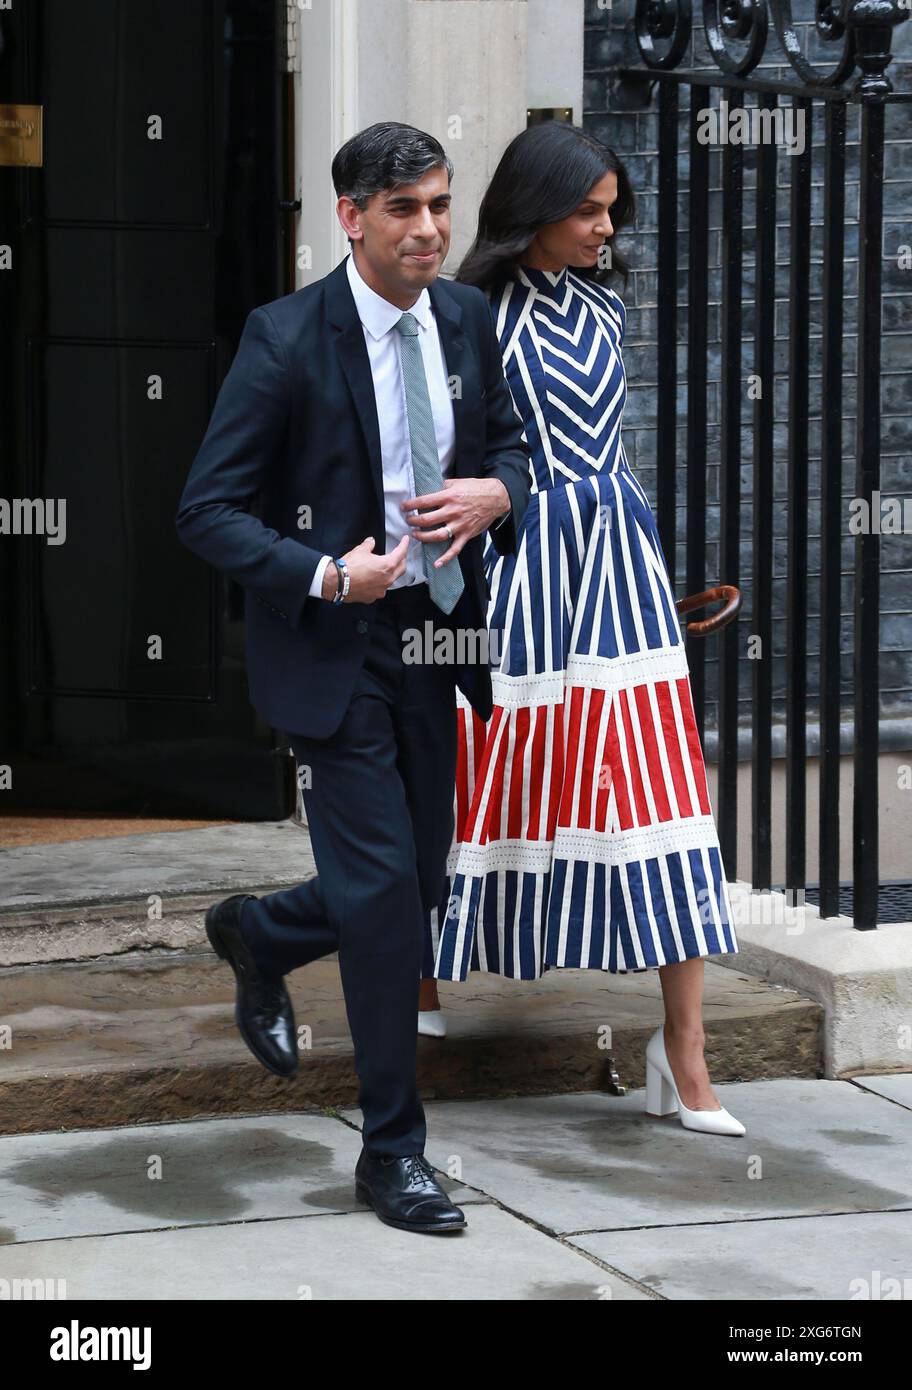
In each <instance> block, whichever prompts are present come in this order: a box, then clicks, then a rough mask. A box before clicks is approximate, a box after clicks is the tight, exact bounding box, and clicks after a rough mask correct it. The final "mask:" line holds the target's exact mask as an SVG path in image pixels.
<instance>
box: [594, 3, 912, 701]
mask: <svg viewBox="0 0 912 1390" xmlns="http://www.w3.org/2000/svg"><path fill="white" fill-rule="evenodd" d="M633 12H634V0H613V4H612V7H611V9H610V10H606V9H603V8H600V6H599V4H598V0H587V6H586V36H585V37H586V48H585V96H584V113H583V125H584V127H585V128H586V129H587V130H590V131H591V132H592V133H593V134H595V135H597V136H598V137H599V138H600V139H602V140H604V141H605V143H606V144H608V145H609V146H611V148H613V149H614V150H616V152H617V153H618V155H619V156H620V158H621V159H622V160H623V162H624V164H625V165H626V167H627V170H628V172H629V174H630V177H631V180H632V183H633V186H634V190H635V192H636V195H637V202H638V215H637V221H636V225H635V227H633V228H631V229H628V230H627V231H626V232H625V233H624V235H623V237H622V238H621V239H620V241H621V244H622V245H623V248H624V250H625V253H626V254H627V257H628V259H629V261H630V262H631V266H632V273H631V276H630V279H629V281H628V283H627V286H626V288H624V287H623V286H622V285H621V284H620V283H619V282H618V283H617V288H618V290H619V291H620V293H621V294H622V295H623V297H624V298H625V301H626V303H627V310H628V318H627V325H628V326H627V338H626V344H625V366H626V370H627V376H628V384H629V403H628V407H627V413H626V429H625V434H624V439H625V446H626V449H627V454H628V458H629V460H630V463H631V466H632V467H633V468H635V470H636V472H637V476H638V477H639V478H640V480H641V482H642V483H643V486H644V487H645V489H646V491H647V493H648V494H649V496H650V498H651V499H652V500H653V502H654V501H655V483H656V467H655V443H656V289H657V275H656V266H657V231H656V226H657V209H658V194H657V167H658V161H657V137H658V117H657V115H656V114H655V111H656V103H657V93H656V91H655V89H653V104H652V109H651V110H650V111H637V112H630V111H623V110H619V109H617V107H618V102H617V98H616V85H617V83H616V76H615V70H616V69H617V68H618V67H620V66H623V65H625V64H627V65H630V66H633V67H641V66H643V64H642V59H641V58H640V55H639V50H638V48H637V44H636V39H635V36H634V32H633ZM794 13H795V15H796V17H798V16H800V15H804V14H807V16H808V18H810V16H811V14H812V9H811V7H810V6H806V7H800V6H799V5H798V4H796V6H795V9H794ZM770 27H771V33H770V37H769V40H768V42H767V47H766V55H765V61H764V63H763V64H762V65H761V67H760V69H758V72H757V74H756V75H758V76H759V75H762V74H776V75H777V76H779V77H781V78H782V79H783V80H786V81H791V80H795V74H794V72H793V70H792V68H791V67H790V66H789V64H788V63H787V61H786V60H785V58H784V56H783V55H782V51H781V48H780V46H779V43H778V39H777V37H776V35H775V32H774V30H773V28H772V23H771V26H770ZM803 27H804V32H805V49H806V51H807V45H808V43H811V44H813V43H814V42H815V39H814V36H813V34H812V25H811V24H810V23H806V24H805V25H804V26H803ZM811 52H812V54H813V48H812V49H811ZM893 53H894V55H895V56H894V61H893V63H892V65H891V67H890V69H889V72H890V75H891V77H892V80H893V85H894V89H895V90H897V91H903V92H912V22H908V21H907V22H906V23H904V24H902V25H900V26H899V27H898V28H897V29H896V30H895V32H894V41H893ZM817 61H820V62H823V61H825V60H823V59H821V58H819V57H818V58H817ZM681 66H682V67H687V68H699V69H704V70H707V71H712V72H716V73H717V72H718V71H719V70H718V68H717V67H716V64H715V63H713V62H712V60H711V59H710V58H709V54H708V50H707V48H706V41H705V36H704V32H703V29H702V26H701V25H698V24H696V22H695V29H694V37H693V39H692V43H691V51H690V54H689V55H688V56H687V57H686V58H685V60H684V61H683V62H682V63H681ZM689 90H690V89H689V88H687V87H685V88H683V89H682V94H681V95H682V100H681V113H682V114H681V126H680V133H679V150H680V151H681V154H680V157H679V199H680V213H679V233H680V247H679V262H678V264H679V267H680V270H679V276H680V285H681V304H682V308H681V312H680V314H679V320H678V373H679V395H678V407H677V418H678V427H679V454H678V458H679V461H680V462H679V473H678V479H679V491H680V498H679V509H678V556H677V569H678V575H679V582H678V586H677V587H678V593H679V594H682V593H683V592H684V589H683V587H682V580H681V578H680V576H683V574H684V552H683V539H684V534H685V528H686V511H685V498H684V480H685V468H684V461H685V459H686V433H685V424H686V409H687V383H686V334H687V312H688V310H687V271H686V264H687V207H688V198H687V182H688V167H687V158H686V154H685V151H686V140H687V124H686V122H687V108H688V104H689ZM718 100H719V91H718V88H717V89H715V91H714V93H713V102H714V104H716V105H717V104H718ZM786 100H787V98H782V101H783V102H785V101H786ZM731 104H735V102H734V99H733V100H732V103H731ZM737 104H739V105H744V106H750V105H753V104H754V98H753V97H752V96H749V95H745V97H744V99H743V100H742V99H741V98H739V99H738V103H737ZM858 129H859V112H858V108H857V106H852V107H850V108H849V117H848V140H849V145H848V151H847V199H846V217H847V233H846V237H847V240H846V275H845V376H844V436H843V438H844V446H843V456H844V468H843V489H844V499H845V502H844V505H845V529H844V537H845V539H844V545H843V580H842V603H843V650H844V656H843V670H842V692H843V699H844V702H845V704H846V705H847V706H849V705H850V704H851V696H852V658H851V649H852V627H853V623H852V561H853V544H854V543H853V539H852V537H851V535H850V533H849V530H848V519H849V500H850V498H851V496H852V494H853V492H854V430H855V398H856V376H855V372H856V344H855V327H856V321H857V302H858V301H857V287H858V259H857V257H858V233H857V216H858V189H859V185H858V159H859V145H858ZM886 130H887V147H886V152H885V177H886V185H885V200H884V208H885V226H884V302H883V327H884V337H883V387H882V484H881V492H882V494H883V495H884V496H885V497H886V496H894V497H898V498H903V499H906V498H910V497H912V270H910V269H900V268H899V266H898V263H897V252H898V248H899V247H900V246H903V245H905V246H912V104H909V105H905V106H900V105H894V106H888V108H887V122H886ZM822 144H823V120H822V113H821V108H820V104H819V103H816V104H815V110H814V130H813V148H814V153H813V177H812V181H813V189H812V221H813V224H814V227H813V233H812V238H813V239H812V247H811V262H812V264H811V281H812V285H811V294H812V300H811V346H810V351H811V357H810V372H811V389H810V402H811V429H810V445H811V453H812V461H811V497H810V506H809V536H810V539H809V565H810V570H811V577H810V589H809V611H810V622H809V648H810V652H811V658H810V670H809V684H808V689H809V720H813V719H814V717H815V711H816V700H817V695H818V689H819V682H818V676H819V672H818V665H817V661H816V653H817V651H818V647H819V635H818V617H819V612H820V577H819V534H820V513H819V495H820V464H819V449H820V394H821V377H820V362H821V340H820V316H821V299H820V283H821V276H822V268H823V267H822V250H821V244H822V212H821V208H822V195H823V169H822V158H821V156H822ZM721 160H722V155H721V150H720V149H718V148H717V147H711V153H710V189H711V193H710V227H711V229H712V230H711V233H710V244H709V257H710V259H709V264H710V282H709V283H710V295H709V305H708V309H707V312H708V315H709V344H710V346H709V379H710V384H709V395H708V418H709V439H708V446H709V447H708V458H709V468H708V479H707V497H708V503H709V505H708V516H707V534H708V547H707V569H706V572H707V576H708V577H709V578H710V579H713V578H715V577H716V576H718V577H719V578H720V579H725V578H726V576H725V575H719V574H718V526H719V507H718V497H719V478H718V474H719V430H718V426H719V366H720V336H719V327H720V296H721V272H720V268H719V266H720V259H719V258H720V249H721V234H720V227H721V199H722V195H721ZM790 165H791V159H790V157H789V156H787V155H786V154H785V153H784V152H780V155H779V176H778V178H779V185H780V193H779V197H778V200H777V214H776V217H777V223H778V224H780V225H779V229H778V232H777V249H776V267H775V276H776V299H777V304H776V337H777V344H776V382H775V388H774V389H775V419H776V438H775V479H776V510H775V515H776V523H775V569H774V575H775V578H774V604H775V614H776V616H777V618H784V604H785V573H786V568H785V567H786V539H785V537H786V448H787V427H786V421H787V401H788V380H787V370H788V274H789V229H788V180H789V176H790ZM744 182H745V197H744V218H745V222H744V226H745V265H744V291H743V293H744V303H743V313H744V351H743V359H742V379H743V380H745V393H744V397H743V401H742V423H743V425H744V429H743V435H742V457H743V459H744V467H743V469H742V493H743V497H742V512H741V526H742V537H743V542H742V550H741V565H742V580H741V586H742V588H743V590H744V595H745V602H744V608H743V610H742V618H741V621H740V642H741V647H742V650H743V651H744V652H745V653H746V650H747V640H748V635H749V634H750V633H751V632H752V631H753V630H754V629H753V624H752V621H751V606H752V596H751V585H750V570H751V546H750V536H751V488H752V472H753V469H752V463H751V459H752V448H753V440H752V429H751V420H752V413H753V402H752V401H750V400H749V399H748V397H747V383H746V378H747V376H748V375H749V374H750V373H752V372H753V370H754V366H753V336H752V335H753V323H754V310H753V292H754V274H755V267H754V263H753V247H754V218H755V212H754V196H753V190H754V188H755V186H756V151H755V150H753V149H752V148H751V147H750V146H746V147H745V180H744ZM881 547H882V566H881V568H882V619H881V669H880V675H881V690H882V694H881V709H882V713H883V715H884V716H893V717H905V718H908V717H909V716H912V534H909V533H906V534H903V535H899V536H882V537H881ZM709 641H710V643H712V639H709ZM707 656H708V658H709V664H708V667H707V694H708V700H709V704H708V710H707V722H708V725H709V726H711V725H712V724H713V723H714V721H715V707H714V703H713V700H714V695H715V690H716V663H715V651H714V649H713V647H712V645H711V646H710V649H709V650H708V652H707ZM773 661H774V694H775V699H776V706H775V712H776V716H777V717H778V718H781V717H783V716H784V703H783V695H784V690H785V623H784V621H782V622H776V624H775V626H774V654H773ZM750 677H751V668H750V662H749V661H748V660H746V659H745V660H744V661H742V663H741V716H742V719H745V720H747V719H749V712H750Z"/></svg>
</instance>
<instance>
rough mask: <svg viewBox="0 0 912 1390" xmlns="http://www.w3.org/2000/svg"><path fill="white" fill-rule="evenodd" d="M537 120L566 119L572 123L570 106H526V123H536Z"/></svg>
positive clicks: (571, 108) (528, 124)
mask: <svg viewBox="0 0 912 1390" xmlns="http://www.w3.org/2000/svg"><path fill="white" fill-rule="evenodd" d="M539 121H568V122H569V123H570V125H572V124H573V107H572V106H527V107H526V125H527V126H530V125H537V124H538V122H539Z"/></svg>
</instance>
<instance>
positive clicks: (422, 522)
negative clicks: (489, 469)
mask: <svg viewBox="0 0 912 1390" xmlns="http://www.w3.org/2000/svg"><path fill="white" fill-rule="evenodd" d="M401 506H402V510H403V511H404V512H405V514H406V517H407V519H408V521H409V523H410V524H411V525H412V527H413V530H412V535H413V536H414V537H416V539H417V540H419V541H449V542H450V548H449V550H447V551H446V553H445V554H443V555H441V557H440V559H439V560H435V561H434V568H435V569H440V567H441V565H446V564H448V563H449V562H450V560H453V559H455V557H456V556H457V555H458V554H459V552H460V550H462V548H463V546H464V545H465V543H466V541H470V540H471V539H472V537H473V536H479V535H481V532H482V531H486V530H487V529H488V527H489V526H491V525H492V524H493V523H494V522H495V521H497V520H498V518H499V517H501V516H503V514H504V512H508V511H509V510H510V494H509V493H508V492H507V489H506V488H505V486H504V484H503V483H502V482H501V481H500V479H499V478H447V479H446V480H445V481H444V484H443V492H429V493H426V494H425V496H424V497H410V498H408V500H407V501H405V502H403V503H402V504H401ZM447 527H449V528H450V531H451V532H452V535H449V534H448V533H447V529H446V528H447Z"/></svg>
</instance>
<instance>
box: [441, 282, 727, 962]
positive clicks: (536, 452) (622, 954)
mask: <svg viewBox="0 0 912 1390" xmlns="http://www.w3.org/2000/svg"><path fill="white" fill-rule="evenodd" d="M490 302H491V311H492V314H493V315H494V319H495V325H496V330H497V336H498V339H499V341H500V344H501V349H502V352H503V358H504V370H505V374H506V378H507V382H508V384H509V386H510V389H511V391H512V394H513V400H514V404H515V406H516V409H517V413H518V415H519V416H520V418H521V419H522V422H523V426H524V430H525V435H526V439H527V442H528V444H529V447H530V451H531V455H532V469H533V482H532V495H531V498H530V501H529V507H528V511H527V513H526V516H525V519H524V521H523V523H522V526H521V528H520V531H519V537H518V544H517V553H516V554H515V555H507V556H499V555H498V554H497V552H496V551H495V549H494V547H493V545H491V544H490V541H489V543H488V545H487V547H486V551H485V565H486V571H487V574H488V579H489V582H490V586H491V598H490V604H489V609H488V626H489V631H490V642H489V651H490V655H491V666H492V679H493V686H494V712H493V715H492V717H491V719H490V720H489V721H488V722H487V724H486V723H485V722H484V721H483V720H481V719H480V718H479V717H478V716H477V715H476V714H475V713H474V712H473V711H472V709H471V707H470V706H469V705H468V703H467V702H466V701H465V699H464V698H463V697H462V696H461V695H459V697H458V704H457V719H458V731H459V753H458V767H457V785H456V804H455V812H456V833H455V838H454V842H453V846H452V849H451V852H450V857H449V861H448V865H447V880H446V886H445V892H444V897H443V899H442V901H441V903H440V905H439V907H438V908H437V909H436V910H434V911H432V912H431V913H430V914H429V918H428V923H427V927H428V930H427V938H426V942H425V964H424V974H425V975H436V976H437V977H439V978H443V979H452V980H464V979H465V978H466V977H467V975H468V973H469V971H470V970H484V971H490V972H492V973H496V974H501V975H505V976H509V977H512V978H517V979H535V978H538V977H539V976H540V975H541V974H542V973H543V972H544V971H545V970H547V969H549V968H552V967H576V968H597V969H602V970H607V971H611V972H620V971H638V970H646V969H650V968H655V967H657V966H660V965H665V964H668V963H671V962H674V961H681V960H685V959H687V958H688V957H691V956H710V955H716V954H721V953H724V952H734V951H737V950H738V944H737V940H736V937H735V932H734V925H733V920H732V911H731V903H730V899H729V894H728V886H727V883H726V880H725V874H724V871H723V867H722V861H721V856H720V851H719V841H718V836H717V833H716V828H715V823H714V820H713V815H712V809H711V806H710V802H709V796H708V792H707V783H706V771H705V767H704V763H703V755H702V750H701V746H700V740H699V737H698V733H697V727H696V722H695V718H694V710H693V703H692V699H691V691H690V680H689V673H688V666H687V660H686V656H685V650H684V645H683V642H682V637H681V630H680V627H679V624H678V617H677V613H676V611H675V601H674V595H673V593H672V590H671V586H670V582H669V578H668V572H667V569H666V566H665V561H664V558H663V555H662V549H661V546H660V543H659V537H658V533H657V530H656V525H655V520H654V518H653V514H652V511H651V509H650V506H649V503H648V501H647V498H646V496H645V493H644V492H643V489H642V488H641V486H640V484H639V483H638V481H637V479H636V478H635V476H634V474H633V472H632V471H631V469H630V467H629V465H628V463H627V458H626V455H625V452H624V445H623V441H622V439H621V424H622V418H623V411H624V404H625V400H626V394H627V385H626V378H625V374H624V367H623V362H622V358H621V347H622V343H623V339H624V329H625V324H626V310H625V308H624V305H623V302H622V301H621V299H620V298H619V296H618V295H617V294H616V293H615V291H614V290H612V289H610V288H608V287H607V286H604V285H600V284H598V283H597V282H595V281H593V280H591V279H589V278H587V277H586V276H584V275H582V274H577V273H575V272H574V271H572V270H564V271H561V272H559V273H558V272H554V273H552V272H549V271H543V270H537V269H534V268H531V267H524V266H519V267H517V269H516V278H515V279H514V280H511V281H510V282H508V283H507V284H506V285H505V286H504V288H503V289H502V291H498V292H497V293H496V294H494V295H493V296H492V297H491V301H490Z"/></svg>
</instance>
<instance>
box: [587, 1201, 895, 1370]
mask: <svg viewBox="0 0 912 1390" xmlns="http://www.w3.org/2000/svg"><path fill="white" fill-rule="evenodd" d="M568 1243H569V1244H571V1245H573V1246H574V1247H575V1248H577V1249H580V1250H588V1251H589V1252H590V1254H593V1255H597V1256H598V1257H599V1259H602V1260H604V1261H606V1263H609V1264H611V1265H613V1266H614V1267H615V1268H617V1269H621V1270H623V1271H624V1273H625V1274H627V1275H629V1276H630V1277H631V1278H633V1279H637V1280H641V1281H642V1282H643V1283H644V1284H648V1285H649V1287H650V1288H651V1289H654V1290H655V1291H656V1292H657V1293H660V1294H662V1296H663V1297H665V1298H669V1299H701V1300H709V1299H721V1300H728V1299H735V1300H743V1299H762V1300H767V1301H768V1300H777V1301H779V1300H781V1301H788V1300H792V1299H811V1300H814V1301H815V1302H817V1301H820V1300H822V1299H837V1300H839V1301H843V1300H864V1301H868V1300H872V1299H874V1300H887V1299H889V1300H895V1299H906V1300H910V1299H912V1212H907V1211H905V1212H889V1213H886V1212H857V1213H853V1214H852V1215H848V1216H814V1217H796V1218H793V1219H792V1220H789V1221H736V1222H732V1223H730V1224H727V1225H726V1224H724V1223H714V1224H712V1225H709V1226H680V1225H677V1226H664V1227H658V1228H653V1229H651V1230H644V1231H610V1232H608V1231H605V1232H600V1233H596V1234H592V1235H584V1236H573V1237H572V1238H571V1240H570V1241H569V1242H568ZM843 1320H844V1321H845V1322H847V1323H850V1322H851V1321H852V1318H851V1314H850V1312H849V1311H847V1312H846V1315H845V1317H844V1319H843ZM796 1345H798V1343H797V1342H796ZM801 1345H802V1347H803V1348H804V1349H806V1348H807V1346H808V1345H810V1344H809V1343H803V1344H801Z"/></svg>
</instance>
